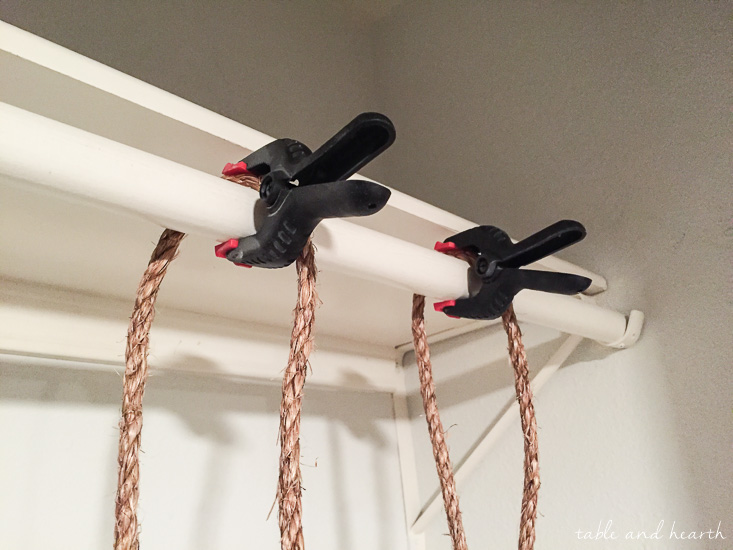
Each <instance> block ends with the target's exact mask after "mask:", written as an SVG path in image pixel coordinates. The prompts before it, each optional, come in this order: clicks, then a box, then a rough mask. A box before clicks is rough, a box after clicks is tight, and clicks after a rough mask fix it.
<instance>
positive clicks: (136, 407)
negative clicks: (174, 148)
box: [114, 174, 260, 550]
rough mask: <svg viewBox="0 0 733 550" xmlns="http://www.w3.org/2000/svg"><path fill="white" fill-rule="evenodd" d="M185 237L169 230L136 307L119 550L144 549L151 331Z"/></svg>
mask: <svg viewBox="0 0 733 550" xmlns="http://www.w3.org/2000/svg"><path fill="white" fill-rule="evenodd" d="M222 177H223V178H224V179H226V180H229V181H232V182H234V183H238V184H239V185H244V186H245V187H250V188H252V189H254V190H256V191H259V188H260V181H259V179H258V178H256V177H254V176H250V175H247V174H242V175H238V176H222ZM184 237H185V234H183V233H180V232H178V231H174V230H172V229H166V230H165V231H163V233H162V234H161V236H160V238H159V239H158V244H157V246H156V247H155V250H154V251H153V254H152V256H151V257H150V262H149V263H148V267H147V269H146V270H145V272H144V273H143V276H142V278H141V279H140V284H139V285H138V288H137V295H136V298H135V307H134V308H133V311H132V316H131V317H130V325H129V327H128V330H127V344H126V348H125V376H124V380H123V383H122V418H121V419H120V444H119V454H118V458H117V462H118V465H119V470H118V475H117V496H116V499H115V533H114V548H115V550H138V548H139V547H140V542H139V523H138V519H137V504H138V500H139V497H140V489H139V482H140V459H139V456H140V440H141V433H142V427H143V409H142V406H143V395H144V393H145V384H146V382H147V378H148V346H149V335H150V327H151V326H152V324H153V319H154V317H155V300H156V298H157V295H158V290H159V289H160V285H161V283H162V282H163V278H164V277H165V274H166V272H167V270H168V266H169V265H170V263H171V262H172V261H173V260H174V259H175V257H176V255H177V253H178V246H179V245H180V243H181V240H183V238H184Z"/></svg>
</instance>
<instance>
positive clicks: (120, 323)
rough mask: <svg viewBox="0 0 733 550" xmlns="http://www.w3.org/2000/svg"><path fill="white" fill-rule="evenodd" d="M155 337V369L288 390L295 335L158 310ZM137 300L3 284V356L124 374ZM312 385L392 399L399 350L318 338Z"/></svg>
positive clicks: (152, 354)
mask: <svg viewBox="0 0 733 550" xmlns="http://www.w3.org/2000/svg"><path fill="white" fill-rule="evenodd" d="M158 309H159V311H158V314H157V316H156V321H155V324H154V326H153V329H152V331H151V335H150V339H151V348H150V365H151V368H152V369H166V370H174V371H186V372H197V373H202V374H206V375H215V376H231V377H237V378H245V379H250V380H253V381H260V382H266V383H274V384H280V380H281V377H282V370H283V368H284V367H285V364H286V363H287V358H288V351H289V337H290V329H282V328H275V327H266V326H263V325H256V326H253V325H250V324H247V323H243V322H241V321H233V320H229V319H223V318H215V317H209V316H204V315H197V314H193V313H189V312H185V311H179V310H174V309H167V308H158ZM131 311H132V300H130V301H129V302H128V301H125V300H117V299H110V298H107V297H100V296H93V295H89V294H82V293H79V292H71V291H67V290H62V289H58V288H54V287H47V286H43V285H31V284H28V283H21V282H14V281H9V280H2V281H0V327H2V331H0V353H2V354H6V355H7V356H21V357H22V356H32V357H40V358H43V359H50V360H54V361H55V362H53V361H52V362H49V363H48V364H53V365H61V366H62V365H64V362H69V361H72V362H78V363H86V364H89V365H96V367H95V368H105V366H112V367H113V368H116V369H119V370H120V371H121V370H122V369H123V367H124V349H125V335H126V333H127V323H128V319H129V315H130V312H131ZM311 365H312V371H311V372H310V373H309V378H308V384H309V386H319V387H329V388H339V389H350V390H358V391H375V392H385V393H392V392H393V391H394V388H395V384H396V383H397V381H398V376H397V374H396V373H395V368H394V350H393V349H392V348H390V347H388V346H385V347H382V348H378V347H376V348H375V347H374V346H372V345H367V344H363V343H359V342H352V341H344V340H339V339H335V338H332V337H321V338H319V339H318V346H317V349H316V350H315V351H314V352H313V354H312V356H311Z"/></svg>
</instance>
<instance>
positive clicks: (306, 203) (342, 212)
mask: <svg viewBox="0 0 733 550" xmlns="http://www.w3.org/2000/svg"><path fill="white" fill-rule="evenodd" d="M394 139H395V129H394V125H393V124H392V122H391V121H390V120H389V119H388V118H387V117H386V116H384V115H381V114H378V113H363V114H361V115H359V116H357V117H356V118H355V119H354V120H352V121H351V122H350V123H349V124H347V125H346V126H345V127H344V128H343V129H342V130H341V131H339V132H338V133H337V134H336V135H335V136H333V137H332V138H331V139H329V140H328V141H327V142H326V143H325V144H323V145H322V146H321V147H320V148H319V149H318V150H316V151H315V152H311V150H310V149H309V148H308V147H306V146H305V145H304V144H303V143H301V142H299V141H296V140H293V139H278V140H275V141H273V142H272V143H269V144H268V145H265V146H264V147H262V148H261V149H258V150H257V151H254V152H253V153H251V154H250V155H248V156H247V157H245V158H244V159H242V160H241V161H240V162H238V163H236V164H227V166H226V167H225V168H224V171H223V173H224V174H225V175H237V174H247V173H249V174H252V175H254V176H257V177H259V178H260V199H259V200H258V201H257V204H256V206H255V227H256V228H257V233H255V234H254V235H250V236H247V237H243V238H241V239H229V240H228V241H226V242H223V243H221V244H219V245H217V246H216V247H215V252H216V255H217V256H218V257H221V258H227V259H228V260H229V261H231V262H233V263H235V264H237V265H243V266H246V267H251V266H256V267H265V268H278V267H285V266H288V265H290V264H291V263H293V262H294V261H295V259H296V258H297V257H298V256H299V255H300V253H301V251H302V250H303V247H305V245H306V243H307V242H308V238H309V237H310V235H311V233H312V232H313V230H314V229H315V228H316V226H317V225H318V224H319V223H320V222H321V220H323V219H325V218H345V217H350V216H368V215H370V214H374V213H376V212H379V210H381V209H382V208H383V207H384V205H385V204H387V200H388V199H389V196H390V194H391V193H390V190H389V189H387V188H386V187H383V186H381V185H379V184H377V183H374V182H372V181H366V180H346V178H348V177H350V176H352V175H353V174H355V173H356V171H357V170H359V169H360V168H362V167H363V166H364V165H366V164H367V163H368V162H369V161H371V160H372V159H374V158H375V157H376V156H377V155H379V154H380V153H381V152H382V151H384V150H385V149H387V147H389V146H390V145H392V143H393V142H394Z"/></svg>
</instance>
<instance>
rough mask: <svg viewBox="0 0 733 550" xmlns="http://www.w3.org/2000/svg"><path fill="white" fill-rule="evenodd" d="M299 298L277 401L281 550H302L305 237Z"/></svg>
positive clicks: (308, 294) (312, 289)
mask: <svg viewBox="0 0 733 550" xmlns="http://www.w3.org/2000/svg"><path fill="white" fill-rule="evenodd" d="M295 266H296V271H297V272H298V301H297V304H296V306H295V311H294V313H295V321H294V323H293V332H292V335H291V338H290V356H289V358H288V365H287V368H286V369H285V375H284V376H283V384H282V401H281V403H280V477H279V480H278V512H279V525H280V547H281V549H282V550H304V548H305V543H304V540H303V522H302V520H303V506H302V502H301V492H302V487H301V473H300V413H301V401H302V399H303V387H304V386H305V377H306V374H307V371H308V357H309V356H310V353H311V351H312V349H313V323H314V320H315V309H316V304H317V302H318V295H317V294H316V273H317V272H316V263H315V247H314V246H313V243H312V242H311V240H310V239H309V240H308V244H306V246H305V248H304V249H303V252H302V253H301V254H300V256H299V257H298V259H297V260H296V263H295Z"/></svg>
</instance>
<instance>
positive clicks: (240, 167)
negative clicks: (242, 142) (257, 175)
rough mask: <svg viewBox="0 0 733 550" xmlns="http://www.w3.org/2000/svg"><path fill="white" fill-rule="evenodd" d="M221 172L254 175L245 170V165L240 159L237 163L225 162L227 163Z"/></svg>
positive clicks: (226, 174)
mask: <svg viewBox="0 0 733 550" xmlns="http://www.w3.org/2000/svg"><path fill="white" fill-rule="evenodd" d="M221 173H222V174H224V175H225V176H241V175H242V174H245V175H248V176H254V174H253V173H252V172H250V171H249V170H247V165H246V164H245V163H244V162H243V161H241V160H240V161H239V162H238V163H237V164H232V163H231V162H227V165H226V166H225V167H224V170H222V171H221Z"/></svg>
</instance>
